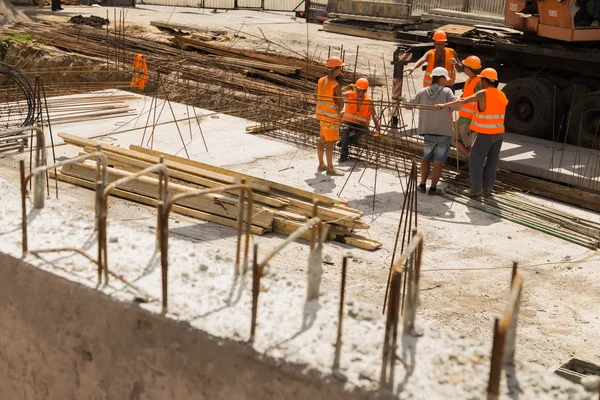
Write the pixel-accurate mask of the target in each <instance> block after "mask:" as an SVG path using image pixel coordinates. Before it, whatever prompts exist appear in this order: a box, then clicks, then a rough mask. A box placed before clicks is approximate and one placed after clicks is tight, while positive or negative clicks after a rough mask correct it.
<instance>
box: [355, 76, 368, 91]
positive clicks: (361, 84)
mask: <svg viewBox="0 0 600 400" xmlns="http://www.w3.org/2000/svg"><path fill="white" fill-rule="evenodd" d="M356 87H357V88H359V89H363V90H367V89H368V88H369V81H368V80H367V78H360V79H359V80H357V81H356Z"/></svg>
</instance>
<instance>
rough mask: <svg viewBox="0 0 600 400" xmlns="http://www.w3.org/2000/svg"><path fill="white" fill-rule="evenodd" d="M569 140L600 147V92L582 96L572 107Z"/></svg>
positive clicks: (579, 144) (576, 143)
mask: <svg viewBox="0 0 600 400" xmlns="http://www.w3.org/2000/svg"><path fill="white" fill-rule="evenodd" d="M568 139H569V142H570V143H572V144H575V145H578V146H582V147H588V148H591V147H592V146H594V147H596V148H598V146H599V144H598V143H599V142H600V92H593V93H589V94H586V95H584V96H581V97H580V98H579V100H577V101H576V102H575V104H573V107H571V119H570V122H569V138H568Z"/></svg>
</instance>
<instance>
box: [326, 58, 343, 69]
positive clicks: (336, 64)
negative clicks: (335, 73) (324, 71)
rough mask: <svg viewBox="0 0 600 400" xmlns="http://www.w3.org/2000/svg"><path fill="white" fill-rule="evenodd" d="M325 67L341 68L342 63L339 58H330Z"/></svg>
mask: <svg viewBox="0 0 600 400" xmlns="http://www.w3.org/2000/svg"><path fill="white" fill-rule="evenodd" d="M325 66H326V67H327V68H336V67H343V66H344V62H343V61H342V59H341V58H339V57H330V58H329V60H327V63H326V64H325Z"/></svg>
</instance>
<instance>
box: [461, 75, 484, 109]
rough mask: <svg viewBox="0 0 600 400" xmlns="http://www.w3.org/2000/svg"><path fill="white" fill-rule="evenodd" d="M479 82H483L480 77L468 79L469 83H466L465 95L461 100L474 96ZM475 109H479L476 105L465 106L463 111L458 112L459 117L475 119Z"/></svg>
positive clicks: (468, 104)
mask: <svg viewBox="0 0 600 400" xmlns="http://www.w3.org/2000/svg"><path fill="white" fill-rule="evenodd" d="M479 82H481V78H480V77H478V76H476V77H475V78H473V79H471V78H469V79H467V81H466V82H465V88H464V89H463V94H462V96H461V98H463V99H466V98H467V97H469V96H472V95H474V94H475V87H476V86H477V84H478V83H479ZM475 107H477V104H476V103H466V104H463V106H462V107H461V109H460V110H459V111H458V115H459V116H461V117H463V118H467V119H473V113H474V112H475Z"/></svg>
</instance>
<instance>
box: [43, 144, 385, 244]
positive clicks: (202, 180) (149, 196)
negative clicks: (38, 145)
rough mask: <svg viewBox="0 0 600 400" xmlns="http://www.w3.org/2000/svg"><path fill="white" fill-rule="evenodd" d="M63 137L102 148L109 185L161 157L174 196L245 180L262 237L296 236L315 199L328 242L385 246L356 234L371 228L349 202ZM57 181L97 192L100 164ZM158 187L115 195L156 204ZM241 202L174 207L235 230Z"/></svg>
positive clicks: (133, 187)
mask: <svg viewBox="0 0 600 400" xmlns="http://www.w3.org/2000/svg"><path fill="white" fill-rule="evenodd" d="M59 136H60V137H61V138H63V140H64V141H65V142H66V143H68V144H71V145H75V146H78V147H81V148H82V149H83V151H84V152H85V153H92V152H94V151H96V149H97V146H100V147H101V150H102V152H103V153H104V154H106V156H107V157H108V160H109V165H110V167H109V170H108V172H109V174H108V175H109V182H113V181H115V180H117V179H119V178H122V177H125V176H129V175H131V174H133V173H136V172H138V171H141V170H143V169H144V168H147V167H149V166H151V165H153V164H157V163H158V162H159V161H160V157H161V156H162V157H163V161H164V164H165V165H166V166H167V167H168V169H169V193H170V194H171V195H174V194H178V193H185V192H189V191H193V190H197V189H203V188H209V187H218V186H223V185H229V184H235V183H239V182H240V181H241V180H242V179H243V180H245V182H246V184H247V185H249V186H250V188H251V189H252V191H253V198H254V205H253V210H252V219H251V222H252V233H253V234H257V235H262V234H264V233H265V232H271V231H274V232H280V233H284V234H290V233H292V232H294V231H295V230H296V229H298V228H299V227H300V226H301V225H302V224H303V223H304V222H305V221H307V220H308V219H310V218H311V217H312V212H313V201H315V200H316V201H317V202H318V216H319V217H321V218H322V219H323V221H325V222H327V223H328V224H329V233H328V239H330V240H336V241H339V242H342V243H346V244H348V245H351V246H355V247H358V248H362V249H367V250H375V249H378V248H380V247H381V243H380V242H378V241H375V240H373V239H370V238H367V237H364V236H360V235H357V234H356V233H355V231H356V230H361V229H368V228H369V225H368V224H366V223H365V222H364V221H363V220H362V212H360V211H358V210H355V209H352V208H348V207H346V206H345V202H343V201H341V200H337V199H332V198H330V197H327V196H324V195H321V194H316V193H311V192H307V191H304V190H301V189H298V188H295V187H291V186H287V185H283V184H280V183H276V182H272V181H269V180H266V179H261V178H256V177H253V176H250V175H246V174H243V173H239V172H235V171H231V170H228V169H225V168H221V167H215V166H212V165H208V164H204V163H201V162H198V161H193V160H188V159H184V158H180V157H176V156H173V155H169V154H163V153H160V152H158V151H155V150H150V149H146V148H142V147H139V146H130V148H129V149H124V148H121V147H117V146H112V145H108V144H103V143H101V142H98V141H95V140H91V139H85V138H82V137H79V136H74V135H69V134H66V133H59ZM52 175H53V176H54V174H52ZM55 176H56V178H57V179H58V180H61V181H64V182H69V183H72V184H75V185H79V186H82V187H87V188H90V189H93V188H94V181H95V177H96V163H95V161H85V162H82V163H77V164H69V165H65V166H64V167H63V168H62V169H61V170H60V171H59V172H57V173H56V175H55ZM157 187H158V176H156V175H150V176H144V177H142V178H141V179H139V180H136V181H132V182H129V183H127V184H125V185H122V186H119V187H118V189H117V190H115V191H113V192H112V193H113V194H114V195H115V196H118V197H122V198H125V199H128V200H132V201H136V202H139V203H143V204H146V205H156V204H157V193H158V190H157ZM238 197H239V191H232V192H227V193H219V194H210V195H206V196H202V197H191V198H187V199H185V200H182V201H181V203H178V204H177V205H175V206H174V207H173V211H174V212H177V213H180V214H184V215H188V216H191V217H195V218H200V219H203V220H206V221H211V222H215V223H218V224H221V225H225V226H230V227H235V226H236V219H237V215H238ZM304 238H306V239H310V232H308V233H307V234H306V235H304Z"/></svg>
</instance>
